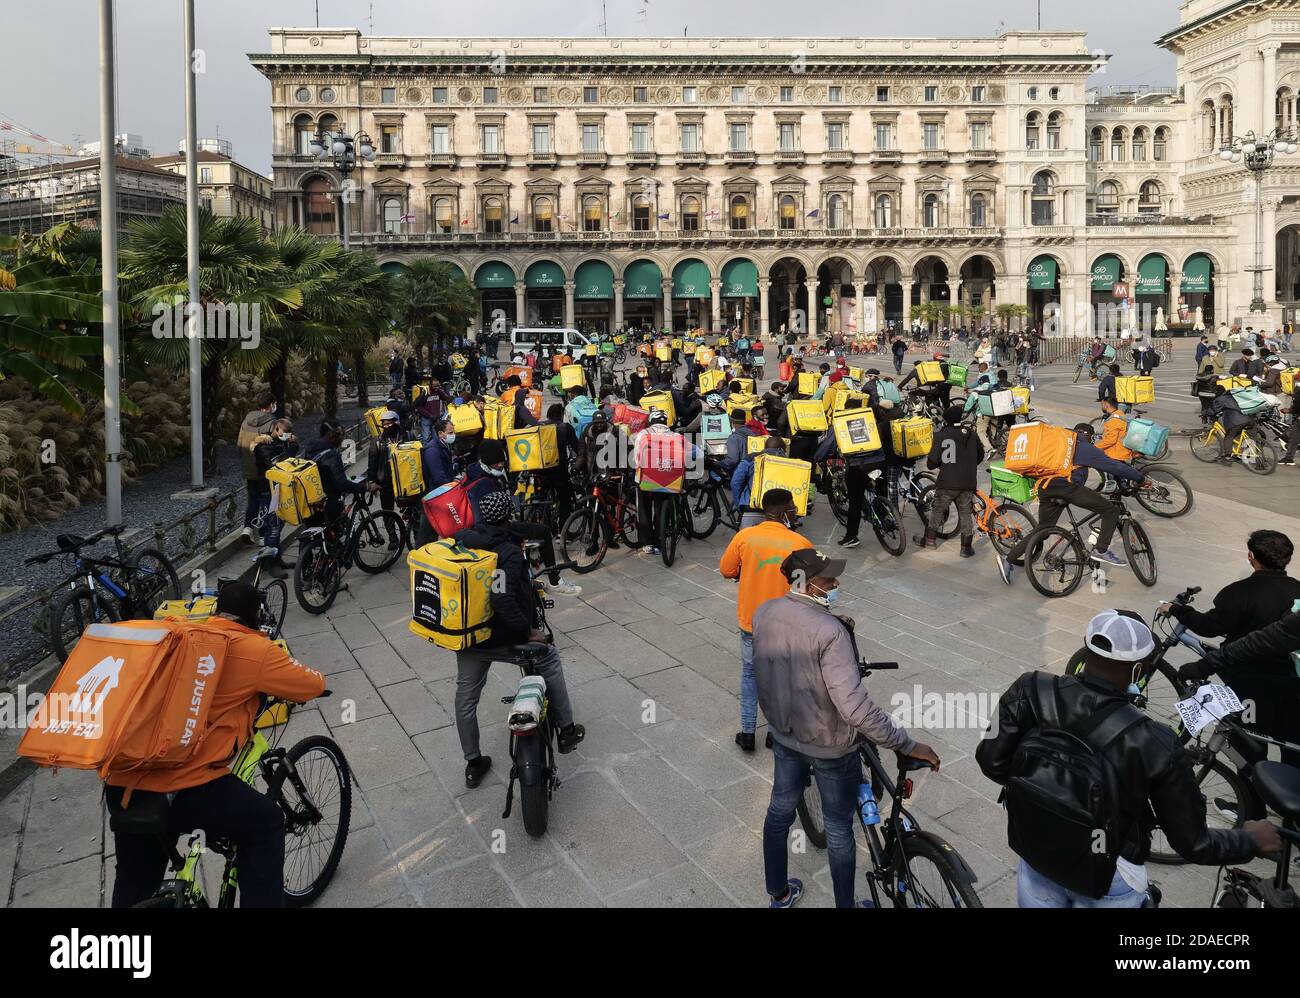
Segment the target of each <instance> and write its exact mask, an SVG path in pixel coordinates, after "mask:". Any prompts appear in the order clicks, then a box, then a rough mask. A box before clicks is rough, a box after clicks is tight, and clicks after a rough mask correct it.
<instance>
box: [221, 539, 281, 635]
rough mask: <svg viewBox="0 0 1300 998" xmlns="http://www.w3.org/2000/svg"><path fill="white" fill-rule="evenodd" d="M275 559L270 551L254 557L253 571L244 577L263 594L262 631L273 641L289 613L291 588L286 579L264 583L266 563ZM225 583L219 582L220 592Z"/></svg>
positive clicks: (246, 573) (222, 580)
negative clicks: (263, 575)
mask: <svg viewBox="0 0 1300 998" xmlns="http://www.w3.org/2000/svg"><path fill="white" fill-rule="evenodd" d="M274 557H275V555H274V554H272V553H271V552H269V551H266V552H262V553H260V554H255V555H253V565H252V568H251V570H250V571H247V572H245V573H244V575H243V576H242V578H243V579H244V581H245V582H247V583H249V585H251V586H252V587H253V588H254V589H256V590H257V591H258V593H260V594H261V597H262V613H263V618H262V619H263V621H264V623H263V627H262V629H263V630H264V631H266V636H267V637H268V638H270V639H271V640H272V641H274V640H276V639H277V638H279V637H280V632H281V630H282V629H283V627H284V618H285V614H287V613H288V612H289V587H288V585H287V584H286V583H285V581H284V579H271V580H270V581H269V582H267V583H265V584H264V583H263V582H262V571H263V568H264V567H265V564H266V562H267V561H269V560H271V559H273V558H274ZM224 581H225V580H224V579H220V580H218V591H220V586H221V583H222V582H224Z"/></svg>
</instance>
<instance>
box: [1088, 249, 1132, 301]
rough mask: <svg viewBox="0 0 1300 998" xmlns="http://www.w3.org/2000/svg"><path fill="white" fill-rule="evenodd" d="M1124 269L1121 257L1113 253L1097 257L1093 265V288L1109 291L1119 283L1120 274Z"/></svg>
mask: <svg viewBox="0 0 1300 998" xmlns="http://www.w3.org/2000/svg"><path fill="white" fill-rule="evenodd" d="M1123 269H1124V266H1123V264H1121V263H1120V262H1119V257H1117V256H1115V255H1114V254H1113V253H1108V254H1107V255H1106V256H1099V257H1097V260H1096V262H1095V263H1093V265H1092V290H1093V291H1107V292H1109V291H1110V290H1111V289H1112V288H1114V287H1115V285H1116V284H1118V283H1119V275H1120V273H1121V272H1122V271H1123Z"/></svg>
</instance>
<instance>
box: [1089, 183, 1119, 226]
mask: <svg viewBox="0 0 1300 998" xmlns="http://www.w3.org/2000/svg"><path fill="white" fill-rule="evenodd" d="M1093 211H1094V212H1095V213H1096V214H1098V215H1102V216H1108V217H1114V216H1115V215H1118V214H1119V185H1118V184H1117V183H1115V181H1113V180H1105V181H1102V183H1101V184H1099V185H1098V187H1097V197H1096V199H1095V201H1094V203H1093Z"/></svg>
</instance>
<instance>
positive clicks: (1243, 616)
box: [1170, 570, 1300, 685]
mask: <svg viewBox="0 0 1300 998" xmlns="http://www.w3.org/2000/svg"><path fill="white" fill-rule="evenodd" d="M1296 600H1300V581H1297V580H1295V579H1293V578H1291V576H1289V575H1287V574H1286V572H1285V571H1269V570H1261V571H1258V572H1255V573H1254V574H1253V575H1250V576H1247V577H1246V578H1244V579H1240V580H1238V581H1237V582H1234V583H1232V584H1231V585H1228V586H1225V587H1224V588H1223V589H1221V590H1219V594H1218V595H1217V596H1215V597H1214V608H1213V609H1211V610H1207V611H1206V612H1205V613H1201V612H1200V611H1199V610H1196V609H1194V608H1193V607H1190V606H1179V605H1178V604H1176V603H1175V604H1174V607H1173V609H1172V610H1171V611H1170V613H1171V614H1172V616H1173V617H1174V618H1175V619H1176V620H1177V621H1178V622H1179V623H1180V624H1183V625H1185V626H1186V627H1187V628H1188V629H1190V630H1192V631H1194V632H1195V633H1197V634H1199V635H1200V636H1201V637H1203V638H1224V639H1225V640H1224V644H1225V645H1229V644H1232V643H1234V642H1238V641H1240V640H1241V639H1242V638H1244V637H1246V636H1247V635H1248V634H1251V633H1252V632H1254V631H1259V630H1261V629H1262V628H1266V627H1268V625H1269V624H1274V623H1277V622H1278V621H1279V620H1281V619H1282V618H1283V617H1285V616H1287V615H1288V614H1290V613H1291V607H1292V605H1293V604H1294V603H1295V601H1296ZM1296 648H1300V637H1298V638H1297V640H1296V643H1295V644H1294V645H1292V646H1291V647H1288V648H1285V649H1282V650H1280V651H1278V652H1277V653H1275V654H1272V655H1264V654H1258V653H1256V654H1252V655H1251V656H1250V657H1249V658H1244V660H1243V661H1240V662H1237V658H1238V656H1237V655H1236V654H1235V653H1234V655H1233V659H1234V663H1235V664H1234V665H1232V666H1227V665H1225V666H1224V667H1223V668H1222V669H1220V670H1218V671H1220V672H1221V674H1222V675H1223V678H1224V679H1225V680H1227V682H1228V684H1229V685H1231V684H1232V682H1233V680H1234V679H1241V678H1244V677H1246V676H1248V675H1252V674H1265V675H1267V676H1272V677H1276V676H1277V675H1278V673H1279V672H1282V673H1284V674H1286V675H1289V676H1291V677H1293V678H1294V677H1295V669H1294V666H1292V664H1291V655H1290V653H1291V651H1292V650H1293V649H1296Z"/></svg>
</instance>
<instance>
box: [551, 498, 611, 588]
mask: <svg viewBox="0 0 1300 998" xmlns="http://www.w3.org/2000/svg"><path fill="white" fill-rule="evenodd" d="M560 550H561V551H562V552H563V554H564V560H565V561H571V562H573V570H574V571H575V572H577V573H578V574H580V575H585V574H586V573H587V572H594V571H595V570H596V569H597V568H599V567H600V563H601V562H602V561H603V560H604V559H605V552H606V551H608V550H609V537H608V527H607V526H606V525H605V520H604V517H603V516H601V515H600V510H599V509H598V508H597V506H596V504H595V503H594V502H592V503H589V504H588V505H587V506H585V507H584V508H582V509H575V510H574V511H573V512H572V513H570V514H569V518H568V519H567V520H565V521H564V526H563V527H562V528H561V529H560Z"/></svg>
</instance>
